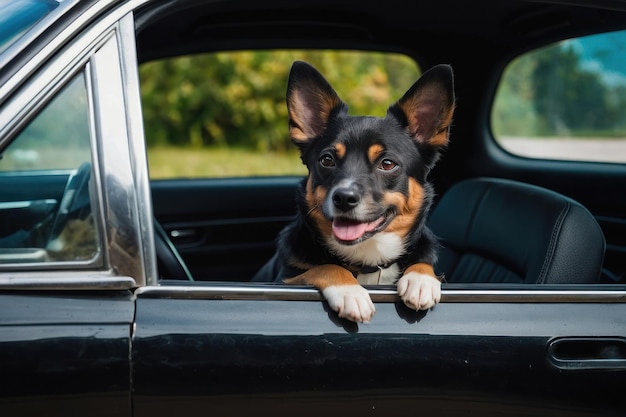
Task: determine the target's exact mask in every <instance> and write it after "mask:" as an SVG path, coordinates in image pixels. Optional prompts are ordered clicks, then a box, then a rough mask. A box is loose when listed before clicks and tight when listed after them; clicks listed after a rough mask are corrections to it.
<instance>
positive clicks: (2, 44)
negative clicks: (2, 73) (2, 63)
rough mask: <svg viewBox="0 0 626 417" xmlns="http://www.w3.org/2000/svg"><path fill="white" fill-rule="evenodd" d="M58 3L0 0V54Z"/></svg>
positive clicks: (34, 0) (43, 0)
mask: <svg viewBox="0 0 626 417" xmlns="http://www.w3.org/2000/svg"><path fill="white" fill-rule="evenodd" d="M58 5H59V2H58V1H53V0H0V54H2V53H3V52H4V51H5V50H7V49H8V47H9V46H10V45H11V44H13V43H14V42H15V41H16V40H17V39H19V38H20V37H21V36H22V35H23V34H24V33H26V31H28V29H30V28H31V27H33V26H34V25H35V23H37V22H38V21H40V20H41V19H42V18H43V17H44V16H46V15H47V14H48V13H50V12H51V11H52V10H54V9H55V8H56V7H57V6H58Z"/></svg>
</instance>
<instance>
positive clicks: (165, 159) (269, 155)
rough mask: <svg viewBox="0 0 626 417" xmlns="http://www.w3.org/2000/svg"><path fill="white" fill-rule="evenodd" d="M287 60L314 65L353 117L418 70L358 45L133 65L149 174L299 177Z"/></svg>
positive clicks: (379, 105)
mask: <svg viewBox="0 0 626 417" xmlns="http://www.w3.org/2000/svg"><path fill="white" fill-rule="evenodd" d="M295 60H304V61H307V62H309V63H311V64H313V65H314V66H315V67H317V68H318V69H319V70H320V71H322V72H323V73H324V74H325V75H326V77H327V78H328V80H329V82H330V83H331V84H332V85H333V86H335V87H336V89H337V92H338V93H339V95H340V96H341V97H342V98H344V99H345V101H346V102H347V103H349V104H350V106H351V108H350V111H351V113H353V114H370V115H376V116H384V114H385V111H386V109H387V107H388V106H389V103H391V102H393V101H394V100H397V99H399V98H400V97H401V96H402V94H404V92H405V91H406V88H407V87H406V86H407V85H411V84H412V83H413V82H414V81H415V80H416V79H417V78H418V77H419V73H420V71H419V68H418V66H417V64H416V63H415V61H414V60H413V59H411V58H409V57H407V56H404V55H401V54H395V53H380V52H361V51H330V50H306V51H305V50H273V51H269V50H268V51H233V52H219V53H210V54H202V55H195V56H185V57H177V58H169V59H164V60H159V61H154V62H149V63H146V64H143V65H142V66H141V67H140V78H141V93H142V105H143V112H144V122H145V130H146V140H147V145H148V158H149V164H150V176H151V178H153V179H155V178H176V177H239V176H263V175H302V174H304V173H305V172H306V171H305V168H304V166H303V165H302V163H301V162H300V158H299V154H298V153H297V149H296V147H295V146H293V145H292V144H291V143H290V141H289V135H288V129H287V108H286V105H285V90H286V83H287V76H288V73H289V69H290V67H291V64H292V62H293V61H295Z"/></svg>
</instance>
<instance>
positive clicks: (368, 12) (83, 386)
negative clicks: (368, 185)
mask: <svg viewBox="0 0 626 417" xmlns="http://www.w3.org/2000/svg"><path fill="white" fill-rule="evenodd" d="M18 3H20V4H23V5H25V6H24V7H25V9H24V10H26V9H28V8H29V7H35V6H36V5H38V4H39V3H40V2H37V1H34V0H33V1H24V2H18ZM45 4H47V5H48V6H49V9H47V10H44V11H43V12H40V14H37V13H35V14H34V15H29V16H30V17H29V16H26V17H24V16H25V15H24V14H23V13H24V12H23V11H21V10H19V13H20V14H19V15H20V16H22V18H23V19H24V20H23V21H22V23H21V24H15V27H11V28H9V29H7V30H6V31H4V27H5V26H4V25H6V22H3V23H2V29H0V35H1V36H2V38H0V42H2V43H1V44H0V45H1V46H2V49H0V51H1V52H0V65H1V66H0V153H4V152H5V151H7V149H9V150H10V147H11V145H12V143H16V142H17V140H18V139H16V138H17V137H19V135H20V134H21V132H22V129H23V128H24V127H25V126H27V124H28V123H30V121H31V120H33V119H34V118H35V116H36V115H37V114H38V113H39V112H40V111H42V110H43V109H44V105H47V104H48V103H50V102H51V98H52V97H54V96H55V95H57V94H60V92H63V91H65V90H63V87H64V86H65V85H67V84H68V83H69V82H70V81H69V80H72V79H75V78H74V77H76V76H77V75H80V76H81V77H84V79H85V80H86V81H85V83H84V85H85V86H86V87H85V89H86V95H85V97H86V98H85V100H86V103H87V107H88V109H89V111H88V117H87V120H88V126H89V132H90V133H89V150H90V154H89V155H90V157H89V158H88V160H89V161H88V162H89V163H90V165H89V167H90V169H89V171H90V174H91V179H92V181H91V182H90V184H91V185H90V186H89V187H90V188H89V195H90V196H91V197H90V207H91V214H92V216H93V219H94V220H93V224H94V228H95V232H96V233H95V236H96V238H95V242H96V249H95V250H94V252H93V254H92V255H90V256H88V257H86V258H80V259H78V260H76V259H69V258H65V259H61V261H49V260H48V258H46V257H45V254H43V255H42V254H41V253H40V251H30V250H27V251H23V250H19V251H13V250H12V249H13V248H11V247H10V246H9V249H10V250H4V251H3V250H0V259H1V260H2V262H1V263H0V358H1V359H0V369H1V370H2V372H1V375H2V377H1V380H2V383H1V387H2V393H1V394H0V413H1V414H2V415H7V416H9V415H15V416H17V415H64V416H67V415H93V416H97V415H120V416H123V415H129V416H130V415H135V416H156V415H179V414H180V415H207V414H220V415H248V414H251V413H260V414H263V415H270V414H271V415H287V414H293V413H298V414H300V415H322V414H332V415H335V414H336V415H340V414H343V415H346V414H348V415H357V414H368V413H372V414H373V413H379V414H384V415H405V414H407V413H428V414H433V413H437V414H442V415H446V416H448V415H475V414H476V415H477V414H479V413H480V414H481V415H555V414H557V415H572V416H583V415H593V416H597V415H609V416H612V415H622V414H623V413H624V410H625V409H626V402H625V400H624V396H623V390H624V384H625V382H626V338H625V337H624V335H625V334H626V333H625V332H626V304H625V301H626V287H625V286H624V284H625V282H624V275H623V274H624V271H626V262H625V261H624V259H625V258H626V249H625V248H626V241H625V240H624V235H625V233H626V226H624V225H625V224H626V193H624V192H623V188H624V184H625V183H626V167H625V166H624V164H601V163H588V162H565V161H550V160H530V159H527V158H520V157H517V156H514V155H511V154H509V153H507V152H505V151H503V150H502V149H501V148H499V147H498V146H497V145H496V144H495V142H494V141H493V139H492V137H491V133H490V130H489V127H488V112H489V108H490V103H491V100H492V98H493V95H494V90H495V87H496V85H497V82H498V79H499V77H500V75H501V72H502V69H503V68H504V66H505V64H506V63H508V61H509V60H510V59H512V58H513V57H515V56H517V55H519V54H521V53H522V52H525V51H527V50H529V49H533V48H535V47H539V46H542V45H545V44H548V43H550V42H553V41H558V40H561V39H565V38H568V37H573V36H581V35H586V34H591V33H596V32H605V31H611V30H619V29H625V28H626V3H624V2H621V1H604V0H601V1H594V2H584V1H576V0H572V1H547V0H546V1H521V0H520V1H507V2H499V1H490V0H481V1H477V2H464V1H453V0H442V1H438V2H411V3H407V2H402V1H395V0H392V1H387V2H384V3H381V4H377V3H376V2H361V1H333V2H320V1H303V2H297V3H293V4H292V3H289V2H282V1H273V0H272V1H264V2H256V1H207V2H201V1H154V2H150V1H127V2H126V1H70V0H67V1H64V2H60V3H58V4H56V3H55V2H47V3H45ZM0 7H5V9H4V11H5V12H7V13H8V12H9V11H8V7H9V6H0ZM37 7H38V6H37ZM44 9H45V8H44ZM0 10H1V9H0ZM13 11H14V10H13ZM13 11H11V12H13ZM11 22H13V23H15V22H16V21H14V20H13V21H11ZM20 29H24V31H23V32H22V33H20ZM286 47H298V48H308V47H314V48H348V49H374V50H391V51H403V52H406V53H408V54H409V55H411V56H413V57H414V58H415V59H416V60H418V62H419V64H420V65H421V66H422V67H424V68H425V67H429V66H431V65H434V64H438V63H442V62H445V63H449V64H451V65H452V66H453V68H454V70H455V75H456V90H457V96H458V107H457V113H456V116H455V122H454V126H453V130H452V138H453V140H452V144H451V146H450V148H449V149H448V151H447V152H446V155H445V157H444V158H443V159H442V160H441V162H440V164H439V165H438V167H437V169H436V170H435V171H434V172H433V173H432V174H431V176H432V179H433V181H434V182H435V184H436V189H437V191H438V193H440V194H443V193H445V191H446V190H447V189H448V188H449V187H450V186H451V185H453V184H455V183H456V182H458V181H460V180H462V179H465V178H472V177H479V176H489V177H502V178H509V179H515V180H518V181H522V182H527V183H531V184H536V185H539V186H542V187H545V188H549V189H552V190H555V191H558V192H560V193H563V194H565V195H567V196H569V197H571V198H574V199H576V200H577V201H579V202H581V203H582V204H583V205H585V206H586V207H587V208H588V209H589V210H590V211H591V212H592V213H593V214H594V216H595V217H596V218H597V220H598V222H599V223H600V225H601V226H602V227H603V230H604V234H605V237H606V240H607V252H606V255H605V264H606V269H610V270H611V276H615V277H618V278H617V279H616V280H615V281H614V282H611V281H610V280H605V281H603V282H602V283H600V284H594V285H591V286H584V285H583V286H576V285H572V286H568V285H564V286H519V285H498V284H490V285H486V284H483V285H463V284H447V285H445V284H444V287H443V296H442V302H441V304H440V305H438V306H437V307H435V308H434V309H432V310H430V311H428V312H414V311H410V310H408V309H407V308H406V307H404V305H402V303H401V302H400V301H399V299H398V297H397V295H396V294H395V291H394V288H387V287H380V288H379V287H376V288H371V289H370V294H371V296H372V299H373V300H374V302H375V303H376V307H377V314H376V316H375V319H374V320H373V321H372V322H371V323H370V324H355V323H352V322H347V321H343V320H340V319H338V318H337V317H336V314H335V313H333V312H332V311H330V309H329V308H328V306H327V305H326V304H325V303H324V302H323V300H322V299H321V297H320V295H319V293H318V292H317V291H315V290H313V289H312V288H301V287H289V286H283V285H270V284H268V285H263V284H248V283H245V281H247V279H249V278H250V277H251V276H252V274H253V273H254V271H256V269H257V268H258V267H259V266H261V265H262V264H263V262H264V261H265V260H266V259H267V258H268V257H269V256H270V255H271V253H272V251H273V239H274V237H275V235H276V233H277V231H278V230H280V228H281V227H282V226H283V225H284V224H285V223H286V222H288V221H289V219H291V216H292V215H293V209H294V207H293V193H294V189H295V186H296V184H297V182H298V181H299V178H295V177H279V178H243V179H221V180H209V179H203V180H182V179H181V180H163V181H149V175H148V168H147V162H146V156H145V155H146V150H145V141H144V137H143V136H144V135H143V125H142V123H143V122H142V113H141V102H140V97H139V78H138V75H137V67H138V65H139V64H141V63H142V62H146V61H149V60H152V59H157V58H163V57H167V56H174V55H182V54H187V53H192V52H200V51H213V50H229V49H242V48H252V49H256V48H286ZM61 124H62V123H61ZM57 146H59V145H58V144H57ZM7 155H8V152H7ZM29 155H30V154H22V156H21V157H22V158H23V159H24V160H26V159H28V158H29ZM75 168H78V167H75ZM74 172H75V171H73V170H69V169H65V170H63V169H56V170H50V171H47V172H41V171H35V172H33V171H28V170H26V171H24V172H20V173H19V175H9V174H7V173H5V172H0V208H2V209H3V211H2V217H0V231H2V233H1V234H0V238H7V239H8V238H9V237H11V236H14V233H15V232H16V231H18V230H19V229H20V227H21V226H19V225H20V224H22V223H28V222H29V221H30V222H31V223H32V220H29V219H30V218H31V217H33V216H34V217H36V218H37V220H38V221H39V220H44V219H45V218H46V216H48V215H54V213H55V212H54V210H52V207H55V208H56V207H57V202H59V204H60V203H61V202H62V201H63V199H64V196H63V194H64V192H66V191H67V189H66V183H68V182H69V181H68V179H71V177H72V175H75V174H73V173H74ZM76 193H78V192H76ZM33 202H38V203H39V205H38V206H37V207H39V209H37V210H35V205H34V204H32V203H33ZM22 203H29V204H26V205H24V204H22ZM24 207H26V208H24ZM51 210H52V211H51ZM24 213H26V214H27V215H26V214H24ZM10 216H13V217H10ZM29 216H30V217H29ZM155 218H156V219H157V220H158V221H159V223H160V224H161V225H162V226H163V228H164V229H165V231H166V232H167V233H169V236H170V237H171V238H176V237H181V236H182V238H181V239H182V240H178V241H176V239H174V242H175V243H176V244H177V245H178V250H179V252H180V254H181V255H182V258H183V260H184V261H185V262H186V264H187V266H188V268H189V270H190V271H191V272H192V275H193V277H194V279H195V281H194V282H190V281H184V280H181V279H172V278H181V277H180V276H174V275H175V274H176V272H175V271H171V270H164V268H163V264H162V263H160V262H162V260H159V259H157V249H158V248H157V247H156V244H155V236H157V234H155V229H154V224H153V222H154V219H155ZM8 219H11V220H8ZM13 219H17V220H13ZM250 231H254V233H251V232H250ZM173 232H176V233H173ZM224 237H227V239H224ZM511 238H512V239H514V238H515V237H514V236H512V237H511ZM12 239H14V237H13V238H12ZM185 239H186V240H185ZM0 243H2V241H1V240H0ZM0 246H1V245H0ZM46 248H48V246H46ZM2 249H6V245H5V246H2ZM16 252H17V254H16ZM32 256H44V257H42V258H41V259H40V258H32ZM24 257H26V258H27V259H30V261H28V262H26V263H24V262H22V259H24ZM29 257H31V258H29ZM32 259H35V261H33V260H32ZM29 262H30V263H29ZM158 265H159V266H161V268H159V267H158ZM620 276H621V278H619V277H620Z"/></svg>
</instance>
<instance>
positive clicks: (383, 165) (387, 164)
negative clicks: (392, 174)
mask: <svg viewBox="0 0 626 417" xmlns="http://www.w3.org/2000/svg"><path fill="white" fill-rule="evenodd" d="M397 167H398V164H396V163H395V162H393V161H392V160H391V159H383V160H382V161H380V164H378V169H380V170H382V171H393V170H394V169H396V168H397Z"/></svg>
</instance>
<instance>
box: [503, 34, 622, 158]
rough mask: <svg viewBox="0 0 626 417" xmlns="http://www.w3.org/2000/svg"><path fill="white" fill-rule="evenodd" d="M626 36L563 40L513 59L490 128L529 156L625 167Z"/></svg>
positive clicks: (509, 148) (505, 143)
mask: <svg viewBox="0 0 626 417" xmlns="http://www.w3.org/2000/svg"><path fill="white" fill-rule="evenodd" d="M624 50H626V31H619V32H611V33H605V34H599V35H593V36H585V37H580V38H574V39H569V40H565V41H562V42H559V43H556V44H553V45H550V46H548V47H545V48H542V49H539V50H536V51H532V52H529V53H527V54H525V55H523V56H520V57H519V58H517V59H515V60H514V61H513V62H511V64H510V65H509V66H508V67H507V68H506V70H505V71H504V75H503V77H502V80H501V82H500V85H499V87H498V90H497V94H496V98H495V102H494V107H493V111H492V114H491V127H492V131H493V135H494V137H495V138H496V141H497V142H498V144H500V145H501V146H502V147H503V148H504V149H506V150H507V151H509V152H511V153H514V154H517V155H521V156H525V157H531V158H547V159H559V160H579V161H600V162H617V163H624V162H626V111H625V110H624V109H626V58H625V56H626V55H624Z"/></svg>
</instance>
